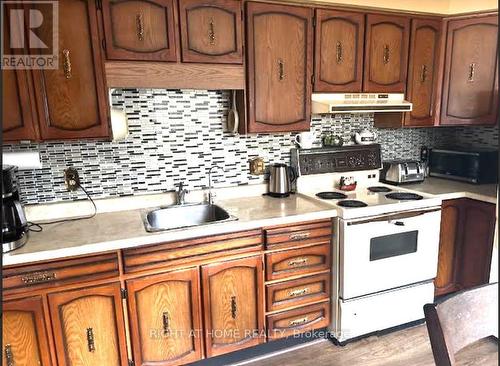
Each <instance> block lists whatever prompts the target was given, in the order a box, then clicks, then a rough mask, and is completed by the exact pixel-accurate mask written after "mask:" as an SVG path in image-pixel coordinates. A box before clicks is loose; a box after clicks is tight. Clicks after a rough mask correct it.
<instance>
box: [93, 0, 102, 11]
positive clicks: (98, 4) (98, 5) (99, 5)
mask: <svg viewBox="0 0 500 366" xmlns="http://www.w3.org/2000/svg"><path fill="white" fill-rule="evenodd" d="M95 5H96V6H97V9H99V10H102V2H101V0H96V4H95Z"/></svg>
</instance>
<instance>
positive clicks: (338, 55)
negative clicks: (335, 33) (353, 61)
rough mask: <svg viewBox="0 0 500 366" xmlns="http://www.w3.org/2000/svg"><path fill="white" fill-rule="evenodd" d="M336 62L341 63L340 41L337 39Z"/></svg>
mask: <svg viewBox="0 0 500 366" xmlns="http://www.w3.org/2000/svg"><path fill="white" fill-rule="evenodd" d="M336 56H337V57H336V58H337V63H338V64H341V63H342V42H340V41H337V54H336Z"/></svg>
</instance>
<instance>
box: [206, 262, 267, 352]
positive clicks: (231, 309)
mask: <svg viewBox="0 0 500 366" xmlns="http://www.w3.org/2000/svg"><path fill="white" fill-rule="evenodd" d="M262 275H263V274H262V259H261V257H260V256H257V257H251V258H245V259H238V260H234V261H229V262H224V263H217V264H214V265H208V266H205V267H203V268H202V279H203V300H204V305H205V306H204V312H205V327H206V329H205V331H206V337H205V339H206V349H207V356H208V357H211V356H216V355H221V354H224V353H227V352H232V351H235V350H238V349H241V348H245V347H250V346H253V345H256V344H259V343H262V342H263V341H264V338H263V337H262V335H261V332H262V331H263V328H264V319H263V316H264V315H263V311H262V306H263V304H262V296H263V278H262Z"/></svg>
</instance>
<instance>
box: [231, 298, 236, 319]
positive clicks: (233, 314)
mask: <svg viewBox="0 0 500 366" xmlns="http://www.w3.org/2000/svg"><path fill="white" fill-rule="evenodd" d="M236 311H237V308H236V296H231V318H233V319H236Z"/></svg>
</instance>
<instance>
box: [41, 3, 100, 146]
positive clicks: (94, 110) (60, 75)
mask: <svg viewBox="0 0 500 366" xmlns="http://www.w3.org/2000/svg"><path fill="white" fill-rule="evenodd" d="M40 11H41V12H42V14H43V13H44V12H45V11H46V7H45V8H41V9H40ZM44 19H51V17H49V16H48V15H47V16H46V17H44ZM34 32H35V33H37V34H39V36H40V38H41V39H46V38H47V34H51V32H52V22H51V21H48V20H47V21H44V22H43V23H42V25H41V26H40V27H39V28H36V29H35V30H34ZM58 34H59V44H58V62H59V67H58V69H55V70H34V71H33V76H34V86H35V95H36V100H37V106H38V115H39V118H40V133H41V137H42V139H43V140H55V139H77V138H94V137H109V127H108V117H107V109H108V108H109V107H108V96H107V89H106V87H105V85H104V79H103V63H102V59H101V51H100V48H101V44H100V42H99V38H98V36H97V13H96V9H95V1H94V0H88V1H85V0H65V1H60V2H59V27H58Z"/></svg>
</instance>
